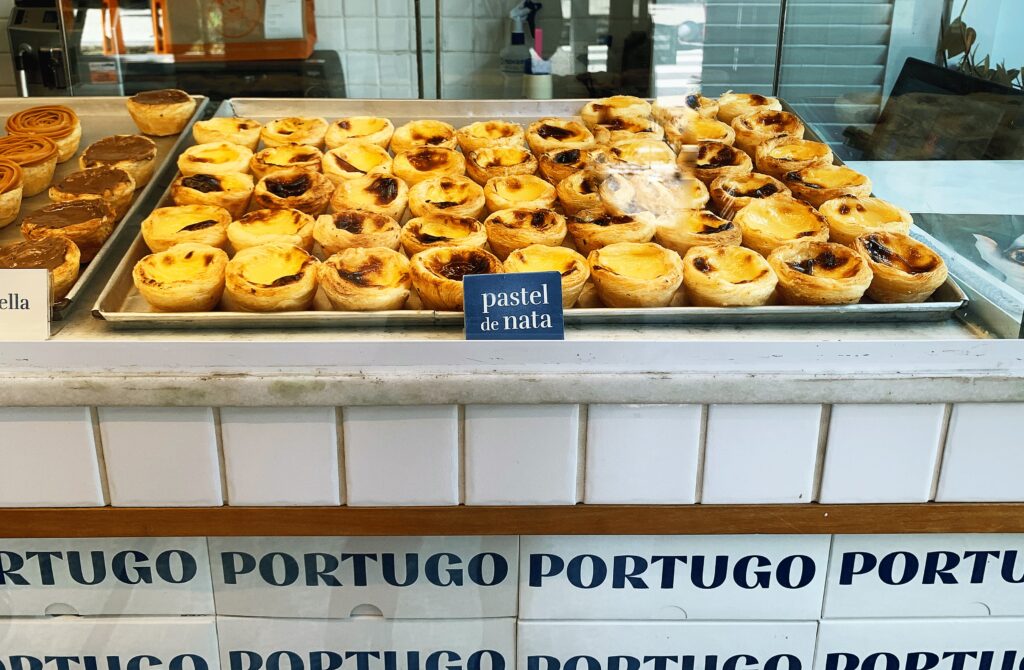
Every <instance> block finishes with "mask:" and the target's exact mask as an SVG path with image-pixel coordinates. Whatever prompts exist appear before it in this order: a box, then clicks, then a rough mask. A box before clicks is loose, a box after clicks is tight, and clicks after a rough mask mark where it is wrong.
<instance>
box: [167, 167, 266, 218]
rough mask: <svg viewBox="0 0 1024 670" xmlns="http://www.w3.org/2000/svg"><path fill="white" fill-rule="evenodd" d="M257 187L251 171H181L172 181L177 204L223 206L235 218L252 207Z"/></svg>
mask: <svg viewBox="0 0 1024 670" xmlns="http://www.w3.org/2000/svg"><path fill="white" fill-rule="evenodd" d="M254 188H255V186H254V184H253V180H252V175H249V174H241V173H228V174H193V175H188V176H185V175H181V176H179V177H178V178H177V179H175V180H174V183H173V184H171V198H172V199H173V200H174V204H175V205H214V206H216V207H223V208H224V209H226V210H227V211H228V212H229V213H230V214H231V216H232V217H233V218H238V217H240V216H242V215H243V214H245V212H246V210H248V209H249V200H250V198H251V197H252V192H253V189H254Z"/></svg>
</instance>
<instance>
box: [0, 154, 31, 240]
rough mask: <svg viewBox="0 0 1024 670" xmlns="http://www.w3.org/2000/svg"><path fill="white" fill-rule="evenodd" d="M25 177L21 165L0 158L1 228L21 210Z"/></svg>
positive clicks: (11, 220)
mask: <svg viewBox="0 0 1024 670" xmlns="http://www.w3.org/2000/svg"><path fill="white" fill-rule="evenodd" d="M24 185H25V177H24V175H23V174H22V171H21V166H20V165H18V164H17V163H15V162H14V161H9V160H7V159H6V158H0V228H3V227H4V226H7V225H10V224H11V222H13V221H14V220H15V219H16V218H18V213H19V212H20V211H21V196H22V192H23V191H24Z"/></svg>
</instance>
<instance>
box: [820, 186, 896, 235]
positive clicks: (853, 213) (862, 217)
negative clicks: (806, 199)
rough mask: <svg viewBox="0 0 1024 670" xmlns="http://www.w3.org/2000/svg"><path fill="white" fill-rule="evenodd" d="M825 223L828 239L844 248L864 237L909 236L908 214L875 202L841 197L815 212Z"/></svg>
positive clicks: (893, 206)
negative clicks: (822, 217) (900, 234)
mask: <svg viewBox="0 0 1024 670" xmlns="http://www.w3.org/2000/svg"><path fill="white" fill-rule="evenodd" d="M818 211H819V212H821V214H822V216H824V217H825V220H826V221H828V230H829V239H830V240H832V241H833V242H838V243H839V244H845V245H846V246H848V247H852V246H854V242H855V241H856V240H857V238H858V237H860V236H861V235H867V234H868V233H903V234H904V235H906V234H909V233H910V224H912V223H913V222H914V219H913V217H912V216H910V212H908V211H907V210H905V209H903V208H902V207H897V206H896V205H893V204H892V203H889V202H886V201H885V200H880V199H878V198H858V197H857V196H854V195H843V196H839V197H838V198H834V199H832V200H829V201H827V202H825V203H823V204H822V205H821V207H819V208H818Z"/></svg>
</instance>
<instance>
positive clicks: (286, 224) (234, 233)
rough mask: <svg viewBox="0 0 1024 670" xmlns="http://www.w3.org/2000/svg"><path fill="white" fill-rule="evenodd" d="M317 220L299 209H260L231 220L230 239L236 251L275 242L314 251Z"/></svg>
mask: <svg viewBox="0 0 1024 670" xmlns="http://www.w3.org/2000/svg"><path fill="white" fill-rule="evenodd" d="M315 221H316V220H315V219H314V218H313V217H312V216H310V215H309V214H306V213H305V212H300V211H299V210H297V209H257V210H256V211H253V212H249V213H248V214H246V215H245V216H243V217H241V218H240V219H237V220H235V221H232V222H231V223H229V224H228V230H227V233H228V240H229V241H230V242H231V246H232V248H233V249H234V250H235V251H241V250H242V249H248V248H249V247H256V246H259V245H261V244H271V243H279V244H291V245H293V246H296V247H299V248H301V249H304V250H305V251H310V250H312V248H313V224H314V223H315Z"/></svg>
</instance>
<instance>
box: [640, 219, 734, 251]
mask: <svg viewBox="0 0 1024 670" xmlns="http://www.w3.org/2000/svg"><path fill="white" fill-rule="evenodd" d="M742 240H743V233H742V232H741V231H740V228H739V226H737V225H736V224H734V223H733V222H732V221H727V220H726V219H723V218H721V217H718V216H716V215H715V214H713V213H711V212H709V211H707V210H706V209H685V210H682V211H680V212H678V213H676V214H673V215H670V216H664V217H661V218H659V219H658V223H657V228H656V229H655V231H654V241H655V242H657V243H658V244H660V245H661V246H663V247H665V248H666V249H671V250H672V251H674V252H676V253H677V254H679V255H680V256H682V255H683V254H685V253H686V252H687V251H689V250H690V248H691V247H730V246H737V245H739V243H740V242H741V241H742Z"/></svg>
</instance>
